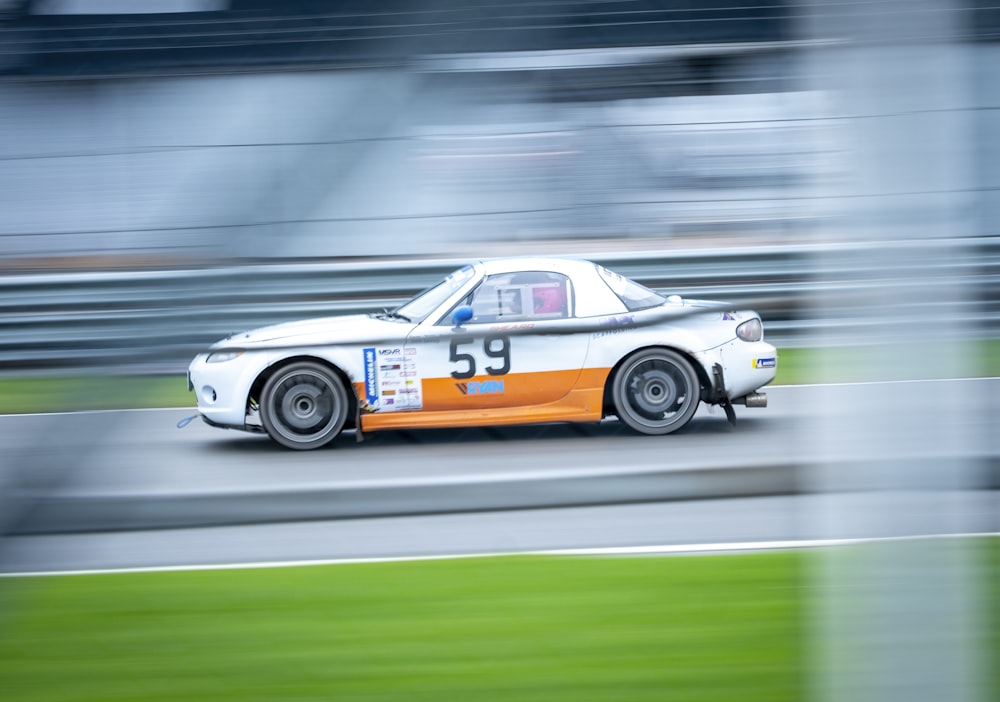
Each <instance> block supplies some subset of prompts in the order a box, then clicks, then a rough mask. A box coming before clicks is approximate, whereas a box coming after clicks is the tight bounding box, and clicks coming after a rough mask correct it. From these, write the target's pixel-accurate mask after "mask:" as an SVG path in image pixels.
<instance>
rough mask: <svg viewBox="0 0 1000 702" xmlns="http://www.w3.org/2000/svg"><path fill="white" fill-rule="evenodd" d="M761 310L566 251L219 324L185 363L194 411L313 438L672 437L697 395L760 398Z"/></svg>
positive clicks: (760, 402) (764, 361)
mask: <svg viewBox="0 0 1000 702" xmlns="http://www.w3.org/2000/svg"><path fill="white" fill-rule="evenodd" d="M763 335H764V331H763V325H762V323H761V319H760V316H759V315H758V314H757V313H755V312H751V311H734V310H730V309H726V308H724V307H723V306H721V305H719V304H717V303H709V302H704V301H695V300H686V299H682V298H680V297H678V296H676V295H671V296H669V297H664V296H662V295H660V294H659V293H657V292H654V291H652V290H650V289H648V288H646V287H644V286H642V285H640V284H638V283H636V282H634V281H632V280H629V279H628V278H625V277H623V276H621V275H618V274H617V273H614V272H612V271H609V270H608V269H606V268H604V267H603V266H600V265H597V264H594V263H591V262H588V261H581V260H576V259H563V258H505V259H495V260H488V261H480V262H477V263H473V264H471V265H468V266H465V267H463V268H460V269H459V270H457V271H455V272H453V273H451V274H450V275H448V276H447V277H446V278H445V279H444V280H442V281H441V282H440V283H438V284H437V285H435V286H433V287H431V288H429V289H427V290H425V291H424V292H422V293H420V294H419V295H417V296H416V297H415V298H413V299H412V300H410V301H409V302H407V303H405V304H403V305H402V306H400V307H398V308H397V309H395V310H394V311H392V312H385V313H378V314H368V315H349V316H341V317H329V318H324V319H311V320H307V321H301V322H289V323H286V324H278V325H275V326H270V327H264V328H262V329H257V330H254V331H249V332H245V333H241V334H236V335H233V336H230V337H228V338H226V339H224V340H223V341H220V342H218V343H216V344H214V345H213V346H212V347H211V348H210V349H209V350H208V351H207V352H205V353H202V354H200V355H198V356H197V357H196V358H195V359H194V361H193V362H192V363H191V366H190V368H189V370H188V387H189V389H191V390H194V391H195V392H196V393H197V397H198V410H199V414H200V415H201V417H202V419H203V420H204V421H205V422H207V423H208V424H210V425H212V426H217V427H223V428H229V429H241V430H245V431H257V432H261V431H266V432H267V433H268V434H269V435H270V436H271V438H272V439H274V440H275V441H277V442H278V443H279V444H282V445H284V446H287V447H289V448H294V449H313V448H318V447H320V446H323V445H324V444H327V443H328V442H330V441H331V440H332V439H333V438H334V437H336V436H337V435H338V434H340V433H341V431H342V430H344V429H345V428H353V429H355V430H356V431H357V437H358V438H359V439H360V438H362V437H363V435H364V432H373V431H379V430H382V429H402V428H422V427H469V426H487V425H501V424H525V423H535V422H599V421H601V420H602V419H604V418H605V417H609V416H612V415H614V416H617V417H618V418H619V419H620V420H621V421H622V422H624V423H625V424H626V425H628V426H629V427H631V428H632V429H634V430H636V431H638V432H641V433H643V434H668V433H670V432H673V431H676V430H677V429H680V428H681V427H683V426H684V425H685V424H687V422H688V420H690V419H691V417H692V416H693V415H694V413H695V410H696V409H697V408H698V403H699V402H705V403H709V404H714V405H721V406H722V407H723V408H724V409H725V411H726V415H727V417H728V418H729V419H730V421H734V417H735V414H734V412H733V408H732V405H734V404H744V405H746V406H748V407H763V406H766V404H767V398H766V396H765V395H764V394H763V393H760V392H759V390H760V388H761V387H763V386H765V385H767V384H768V383H770V382H771V381H772V380H773V379H774V375H775V371H776V367H777V352H776V350H775V348H774V346H772V345H770V344H768V343H766V342H765V341H764V340H763Z"/></svg>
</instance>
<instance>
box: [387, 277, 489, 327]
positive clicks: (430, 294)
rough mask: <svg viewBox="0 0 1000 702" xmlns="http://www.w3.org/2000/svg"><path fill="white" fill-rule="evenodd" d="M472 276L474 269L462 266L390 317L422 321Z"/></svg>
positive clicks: (396, 310)
mask: <svg viewBox="0 0 1000 702" xmlns="http://www.w3.org/2000/svg"><path fill="white" fill-rule="evenodd" d="M474 274H475V269H474V268H473V267H472V266H463V267H462V268H459V269H458V270H457V271H455V272H454V273H451V274H449V275H448V276H447V277H446V278H445V279H444V280H442V281H441V282H440V283H438V284H437V285H434V286H432V287H430V288H427V289H426V290H424V291H423V292H422V293H420V294H419V295H417V296H416V297H415V298H413V299H412V300H410V301H409V302H405V303H403V304H402V305H400V306H399V307H397V308H396V309H395V310H393V311H392V315H393V316H396V317H401V318H403V319H406V320H408V321H411V322H420V321H423V319H424V318H425V317H426V316H427V315H429V314H430V313H431V312H433V311H434V310H436V309H437V308H438V307H440V306H441V305H442V304H444V302H445V301H446V300H447V299H448V298H449V297H451V296H452V294H453V293H454V292H455V291H456V290H458V289H459V288H460V287H462V286H463V285H465V283H466V281H468V280H469V279H470V278H471V277H472V276H473V275H474Z"/></svg>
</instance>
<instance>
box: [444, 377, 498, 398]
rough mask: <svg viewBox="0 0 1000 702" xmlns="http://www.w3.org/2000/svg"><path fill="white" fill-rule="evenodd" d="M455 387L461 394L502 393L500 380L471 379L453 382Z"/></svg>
mask: <svg viewBox="0 0 1000 702" xmlns="http://www.w3.org/2000/svg"><path fill="white" fill-rule="evenodd" d="M455 387H456V388H458V390H459V392H461V393H462V394H463V395H503V393H504V388H503V381H502V380H484V381H482V382H479V381H476V380H472V381H469V382H468V383H455Z"/></svg>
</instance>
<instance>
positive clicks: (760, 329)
mask: <svg viewBox="0 0 1000 702" xmlns="http://www.w3.org/2000/svg"><path fill="white" fill-rule="evenodd" d="M736 336H738V337H739V338H741V339H743V341H760V340H761V339H763V338H764V325H762V324H761V323H760V320H759V319H757V318H756V317H754V318H753V319H748V320H747V321H745V322H743V324H741V325H740V326H738V327H736ZM210 360H211V359H210Z"/></svg>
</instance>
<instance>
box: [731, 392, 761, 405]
mask: <svg viewBox="0 0 1000 702" xmlns="http://www.w3.org/2000/svg"><path fill="white" fill-rule="evenodd" d="M733 404H734V405H746V406H747V407H767V393H763V392H752V393H750V394H749V395H747V396H746V397H738V398H736V399H735V400H733Z"/></svg>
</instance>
